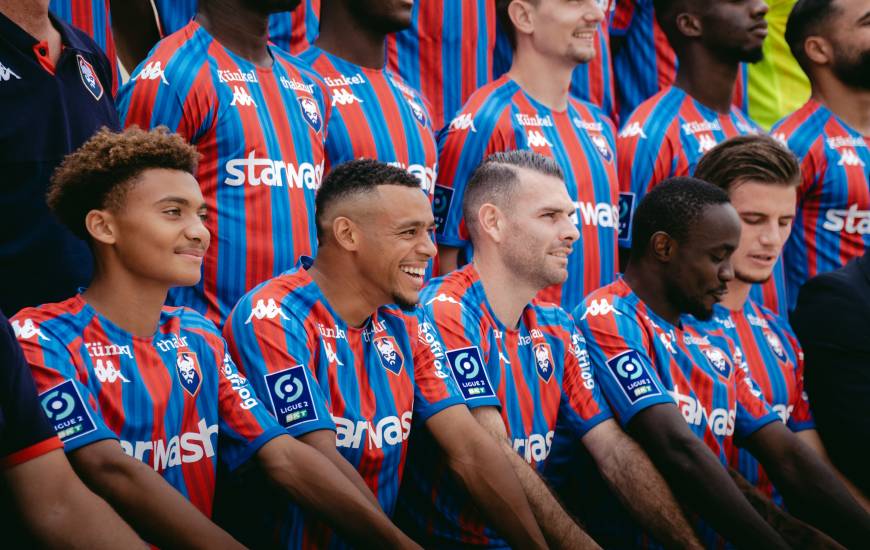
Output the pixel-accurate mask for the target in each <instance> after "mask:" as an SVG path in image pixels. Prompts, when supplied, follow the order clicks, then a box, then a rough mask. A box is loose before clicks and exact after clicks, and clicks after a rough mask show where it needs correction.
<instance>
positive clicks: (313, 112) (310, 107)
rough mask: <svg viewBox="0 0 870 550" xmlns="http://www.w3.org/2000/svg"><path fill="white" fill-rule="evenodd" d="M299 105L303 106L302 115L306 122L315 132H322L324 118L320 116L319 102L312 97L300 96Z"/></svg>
mask: <svg viewBox="0 0 870 550" xmlns="http://www.w3.org/2000/svg"><path fill="white" fill-rule="evenodd" d="M299 106H300V107H301V108H302V115H303V117H304V118H305V122H307V123H308V125H309V126H311V129H312V130H314V131H315V132H320V129H321V128H322V127H323V118H321V116H320V109H318V108H317V102H315V101H314V100H313V99H311V98H310V97H300V98H299Z"/></svg>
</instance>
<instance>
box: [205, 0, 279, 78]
mask: <svg viewBox="0 0 870 550" xmlns="http://www.w3.org/2000/svg"><path fill="white" fill-rule="evenodd" d="M228 14H232V15H228ZM196 21H197V23H199V24H200V25H202V27H203V28H204V29H205V30H206V31H208V33H209V34H210V35H212V36H214V37H215V39H217V41H218V42H220V43H221V45H222V46H224V47H225V48H227V49H228V50H230V51H231V52H233V53H235V54H236V55H238V56H240V57H243V58H244V59H247V60H248V61H250V62H251V63H253V64H255V65H258V66H260V67H271V66H272V56H271V55H270V54H269V49H268V47H267V43H268V41H269V15H268V14H265V13H260V12H256V11H253V10H252V9H251V8H250V7H248V3H246V2H244V1H243V0H208V1H207V2H206V1H202V0H201V1H200V2H199V9H198V10H197V14H196Z"/></svg>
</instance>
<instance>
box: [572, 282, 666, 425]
mask: <svg viewBox="0 0 870 550" xmlns="http://www.w3.org/2000/svg"><path fill="white" fill-rule="evenodd" d="M593 296H594V295H593ZM602 302H603V303H602ZM574 319H575V322H576V324H577V328H578V330H579V332H580V334H581V335H582V336H583V338H584V339H585V340H586V346H587V351H588V353H589V360H590V362H591V363H592V370H593V372H594V374H595V380H596V381H597V382H598V384H600V385H601V391H602V393H603V394H604V396H605V398H606V399H607V402H608V403H609V404H610V407H611V410H612V411H613V413H614V415H615V416H616V417H617V418H618V419H619V422H620V423H621V424H622V425H623V426H626V425H628V423H629V422H630V421H631V419H632V418H633V417H634V415H636V414H637V413H639V412H640V411H642V410H644V409H646V408H647V407H651V406H653V405H657V404H659V403H674V400H673V399H672V398H671V397H670V395H669V394H668V392H667V391H666V390H665V387H664V385H663V384H662V381H661V378H660V376H659V373H658V369H657V367H658V365H656V362H655V359H654V356H653V353H654V351H653V344H652V342H650V335H649V334H648V333H647V332H646V331H645V330H644V328H643V327H642V326H641V325H640V323H639V322H638V320H637V319H636V317H635V316H634V314H633V312H631V311H628V310H623V311H620V310H619V309H616V308H614V307H612V306H611V305H610V303H609V302H608V299H607V298H602V299H591V301H590V298H587V301H585V302H584V303H582V304H580V306H578V307H577V309H576V310H575V311H574Z"/></svg>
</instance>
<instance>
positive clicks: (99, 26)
mask: <svg viewBox="0 0 870 550" xmlns="http://www.w3.org/2000/svg"><path fill="white" fill-rule="evenodd" d="M48 9H49V10H50V11H51V12H52V13H53V14H55V15H56V16H57V17H59V18H60V19H62V20H64V21H66V22H67V23H69V24H70V25H72V26H73V27H75V28H77V29H80V30H83V31H85V32H86V33H88V36H90V37H91V38H93V39H94V42H96V43H97V45H98V46H99V47H100V48H101V49H102V50H103V52H104V53H105V54H106V57H107V58H109V63H110V64H111V65H112V95H115V93H116V92H117V91H118V84H119V83H120V82H121V75H120V73H119V72H118V53H117V50H116V48H115V38H114V36H113V35H112V18H111V15H110V12H109V0H51V1H50V2H49V3H48Z"/></svg>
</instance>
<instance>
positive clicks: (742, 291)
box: [722, 278, 752, 311]
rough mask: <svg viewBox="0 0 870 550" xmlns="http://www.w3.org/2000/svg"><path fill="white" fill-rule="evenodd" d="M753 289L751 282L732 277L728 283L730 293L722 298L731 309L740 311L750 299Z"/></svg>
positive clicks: (724, 303)
mask: <svg viewBox="0 0 870 550" xmlns="http://www.w3.org/2000/svg"><path fill="white" fill-rule="evenodd" d="M751 290H752V285H751V284H750V283H747V282H744V281H741V280H739V279H737V278H734V279H731V281H730V282H729V283H728V293H727V294H725V298H723V299H722V305H723V306H725V307H726V308H728V309H729V310H730V311H740V310H742V309H743V306H744V305H745V304H746V300H748V299H749V291H751Z"/></svg>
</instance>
